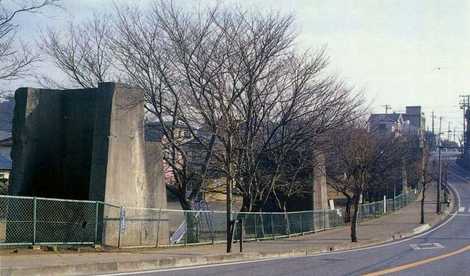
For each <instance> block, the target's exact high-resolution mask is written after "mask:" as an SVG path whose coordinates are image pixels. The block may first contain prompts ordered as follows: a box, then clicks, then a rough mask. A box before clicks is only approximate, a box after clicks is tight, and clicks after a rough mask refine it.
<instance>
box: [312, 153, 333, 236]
mask: <svg viewBox="0 0 470 276" xmlns="http://www.w3.org/2000/svg"><path fill="white" fill-rule="evenodd" d="M314 159H315V163H314V164H315V166H314V167H313V191H312V192H313V209H314V210H325V209H328V187H327V185H326V161H325V155H324V153H322V152H321V151H315V153H314ZM313 223H314V225H315V226H314V228H315V229H319V228H321V227H323V228H328V227H329V225H330V222H329V217H328V216H322V218H321V219H316V220H315V218H314V221H313Z"/></svg>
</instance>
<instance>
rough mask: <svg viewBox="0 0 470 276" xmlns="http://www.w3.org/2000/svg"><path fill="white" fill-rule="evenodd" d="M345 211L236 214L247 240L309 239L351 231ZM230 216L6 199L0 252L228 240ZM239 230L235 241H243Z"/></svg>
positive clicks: (378, 209) (364, 208) (362, 215)
mask: <svg viewBox="0 0 470 276" xmlns="http://www.w3.org/2000/svg"><path fill="white" fill-rule="evenodd" d="M416 197H417V192H411V193H406V194H401V195H399V196H397V197H395V198H394V199H384V200H383V201H377V202H372V203H365V204H361V205H360V209H359V220H364V219H370V218H374V217H379V216H382V215H384V214H385V213H391V212H394V211H396V210H398V209H400V208H402V207H404V206H406V205H407V204H408V203H409V202H411V201H414V200H415V199H416ZM344 216H345V210H344V209H335V210H310V211H301V212H287V213H284V212H250V213H243V212H234V213H233V214H232V219H237V220H241V221H242V223H243V229H244V233H243V234H244V235H243V236H244V239H246V240H262V239H276V238H281V237H289V236H293V235H303V234H306V233H313V232H318V231H323V230H326V229H330V228H334V227H338V226H342V225H345V221H347V220H345V217H344ZM226 228H227V215H226V212H225V211H210V210H209V211H208V210H191V211H183V210H168V209H151V208H129V207H122V206H117V205H112V204H108V203H103V202H99V201H83V200H62V199H50V198H33V197H18V196H1V195H0V246H1V245H29V244H103V245H108V246H114V247H136V246H153V247H159V246H174V245H184V244H198V243H217V242H224V241H225V240H226V232H227V231H226ZM237 231H239V228H237V229H236V233H235V235H234V236H235V237H238V234H239V233H237Z"/></svg>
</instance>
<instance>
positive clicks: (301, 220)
mask: <svg viewBox="0 0 470 276" xmlns="http://www.w3.org/2000/svg"><path fill="white" fill-rule="evenodd" d="M302 217H303V213H300V233H301V234H302V236H303V235H304V220H303V218H302Z"/></svg>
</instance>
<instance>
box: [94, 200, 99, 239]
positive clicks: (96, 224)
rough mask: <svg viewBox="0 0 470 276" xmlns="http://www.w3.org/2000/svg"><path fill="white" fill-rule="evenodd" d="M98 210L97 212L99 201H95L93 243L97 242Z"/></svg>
mask: <svg viewBox="0 0 470 276" xmlns="http://www.w3.org/2000/svg"><path fill="white" fill-rule="evenodd" d="M98 212H99V202H98V201H96V203H95V244H97V243H98Z"/></svg>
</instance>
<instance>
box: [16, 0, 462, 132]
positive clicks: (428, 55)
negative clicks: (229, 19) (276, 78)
mask: <svg viewBox="0 0 470 276" xmlns="http://www.w3.org/2000/svg"><path fill="white" fill-rule="evenodd" d="M120 2H124V3H125V2H127V3H137V4H139V5H142V6H143V7H146V6H148V5H149V3H150V2H151V1H150V0H134V1H132V0H127V1H126V0H114V1H111V0H79V1H77V0H64V10H58V9H48V10H45V11H44V15H33V16H31V15H28V16H22V17H20V18H18V24H19V25H20V26H21V29H20V31H19V36H20V37H21V38H23V39H24V40H27V41H34V40H36V39H37V38H38V36H39V34H40V33H41V30H44V29H45V28H47V26H49V27H53V28H59V29H60V28H62V27H63V26H65V25H66V22H67V21H70V20H74V21H80V20H84V19H86V18H88V17H90V16H91V15H92V14H93V12H104V11H106V10H110V9H113V5H114V3H120ZM175 2H176V3H177V4H179V5H182V6H183V7H185V8H188V9H191V8H194V6H197V5H214V4H215V3H217V2H221V3H223V4H225V5H227V6H231V5H238V6H241V7H242V8H246V9H254V10H260V11H262V12H270V11H274V12H280V13H281V14H291V15H293V16H294V17H295V19H296V22H295V28H296V31H297V33H298V39H297V41H296V43H297V47H298V48H299V50H304V49H313V50H315V49H318V48H321V47H326V49H327V53H328V56H329V57H330V66H329V69H328V70H330V72H331V73H333V74H336V75H338V76H340V77H341V78H342V79H344V80H346V81H347V83H348V84H350V85H353V86H354V87H356V89H359V90H362V91H364V93H365V96H366V98H367V100H368V101H369V102H370V104H371V109H372V111H373V112H384V111H385V107H384V105H390V106H391V107H392V111H395V112H403V111H404V110H405V106H407V105H421V106H423V109H424V111H425V113H426V116H427V119H428V122H427V125H428V126H430V125H431V124H430V119H431V112H432V111H435V114H436V116H438V117H439V116H443V117H444V118H443V123H442V125H443V129H447V127H448V124H449V122H451V129H453V128H454V127H455V128H456V130H457V132H459V131H461V130H462V127H461V124H462V111H461V110H460V109H459V105H458V102H459V95H463V94H470V78H469V77H468V75H469V73H470V16H469V12H470V0H469V1H465V0H447V1H440V0H421V1H419V0H414V1H410V0H397V1H394V0H383V1H381V0H374V1H372V0H356V1H352V0H291V1H275V0H252V1H250V0H243V1H241V0H238V1H237V0H225V1H223V0H218V1H213V0H205V1H204V0H197V1H189V0H180V1H178V0H175ZM37 69H38V70H41V71H46V72H51V74H54V73H53V72H54V69H53V68H51V66H50V65H47V64H43V65H39V66H38V68H37ZM437 125H438V124H437V122H436V127H437Z"/></svg>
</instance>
